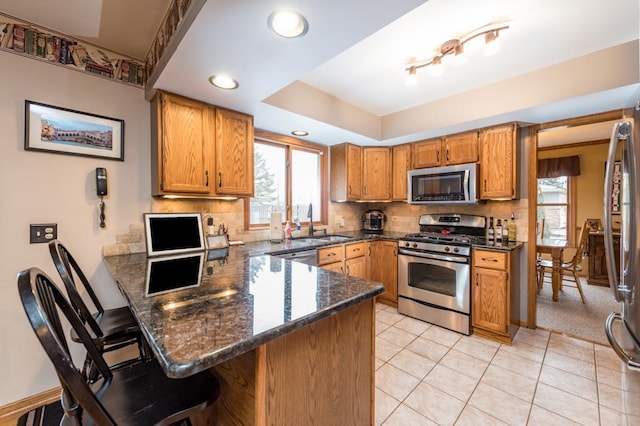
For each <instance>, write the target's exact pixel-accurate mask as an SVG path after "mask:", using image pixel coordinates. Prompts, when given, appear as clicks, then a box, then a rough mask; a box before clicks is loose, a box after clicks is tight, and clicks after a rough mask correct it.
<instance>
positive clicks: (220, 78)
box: [209, 74, 240, 90]
mask: <svg viewBox="0 0 640 426" xmlns="http://www.w3.org/2000/svg"><path fill="white" fill-rule="evenodd" d="M209 83H211V84H213V85H214V86H216V87H218V88H220V89H228V90H231V89H237V88H238V86H240V84H238V82H237V81H235V80H234V79H233V78H231V77H229V76H227V75H224V74H219V75H212V76H211V77H209Z"/></svg>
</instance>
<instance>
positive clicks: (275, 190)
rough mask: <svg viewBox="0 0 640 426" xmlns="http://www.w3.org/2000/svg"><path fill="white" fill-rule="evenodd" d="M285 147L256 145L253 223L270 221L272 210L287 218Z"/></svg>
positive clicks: (251, 206) (251, 202)
mask: <svg viewBox="0 0 640 426" xmlns="http://www.w3.org/2000/svg"><path fill="white" fill-rule="evenodd" d="M285 153H286V151H285V148H284V147H279V146H274V145H266V144H261V143H256V144H255V145H254V166H253V167H254V180H255V186H254V190H255V197H253V198H251V201H250V212H251V217H250V220H249V222H250V223H251V224H252V225H253V224H258V223H269V216H270V214H271V213H272V212H281V213H282V220H286V219H285V218H286V213H285V199H286V185H285V182H286V176H285V171H286V168H285V161H286V155H285Z"/></svg>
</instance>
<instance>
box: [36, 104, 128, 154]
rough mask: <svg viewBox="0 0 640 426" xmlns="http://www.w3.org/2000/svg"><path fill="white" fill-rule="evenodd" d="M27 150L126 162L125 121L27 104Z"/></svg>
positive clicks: (65, 109)
mask: <svg viewBox="0 0 640 426" xmlns="http://www.w3.org/2000/svg"><path fill="white" fill-rule="evenodd" d="M24 149H25V151H41V152H49V153H54V154H66V155H79V156H83V157H93V158H102V159H106V160H116V161H124V120H121V119H118V118H112V117H105V116H103V115H98V114H91V113H87V112H81V111H76V110H73V109H69V108H63V107H59V106H53V105H48V104H43V103H40V102H34V101H30V100H25V124H24Z"/></svg>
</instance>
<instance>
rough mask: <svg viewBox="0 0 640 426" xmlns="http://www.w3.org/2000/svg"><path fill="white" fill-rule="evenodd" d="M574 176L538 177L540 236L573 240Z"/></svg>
mask: <svg viewBox="0 0 640 426" xmlns="http://www.w3.org/2000/svg"><path fill="white" fill-rule="evenodd" d="M574 186H575V178H574V177H572V176H570V177H568V176H559V177H554V178H541V179H538V216H537V218H538V222H539V223H540V222H541V221H542V220H543V219H544V229H543V230H542V232H543V234H542V238H547V239H552V240H567V241H568V244H569V245H571V244H573V242H574V234H575V228H574V225H573V224H574V216H575V213H574V211H573V208H572V207H571V206H572V205H575V203H574V202H573V198H574V196H573V193H574Z"/></svg>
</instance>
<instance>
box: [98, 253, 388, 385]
mask: <svg viewBox="0 0 640 426" xmlns="http://www.w3.org/2000/svg"><path fill="white" fill-rule="evenodd" d="M285 244H286V243H285ZM273 246H274V245H272V244H271V243H270V242H268V241H265V242H257V243H248V244H246V245H243V246H233V247H230V248H229V249H228V253H226V250H225V249H223V250H216V251H211V252H210V253H209V255H210V258H209V260H208V259H207V257H206V256H205V254H204V253H203V254H201V253H196V254H195V256H196V258H197V256H199V255H202V256H204V262H203V263H204V265H203V268H202V271H200V270H199V267H198V262H197V261H196V264H195V268H193V267H186V266H185V267H181V268H175V267H172V268H168V269H167V270H165V273H164V275H160V277H161V278H167V277H168V278H169V279H168V280H165V281H167V282H164V283H161V285H160V288H159V289H154V288H153V287H154V286H157V285H158V284H157V283H158V280H155V279H154V278H152V279H151V281H154V280H155V284H153V282H152V285H151V286H150V285H149V284H150V283H149V282H150V279H149V277H150V275H151V273H150V271H151V270H152V267H151V262H152V261H155V260H158V259H161V258H147V256H146V255H145V254H131V255H121V256H109V257H105V258H104V261H105V264H106V265H107V268H108V270H109V271H110V273H111V275H112V276H113V277H114V278H115V280H116V282H117V283H118V286H119V287H120V290H121V291H122V293H123V294H124V296H125V298H126V299H127V301H128V302H129V305H130V306H131V309H132V311H133V312H134V315H135V316H136V317H137V318H138V321H139V322H140V324H141V326H142V329H143V332H144V333H145V335H146V336H147V339H148V340H149V343H150V345H151V346H152V348H153V351H154V352H155V354H156V355H157V357H158V360H159V361H160V364H161V365H162V366H163V368H164V370H165V372H166V373H167V375H168V376H169V377H186V376H189V375H191V374H194V373H196V372H199V371H202V370H205V369H207V368H210V367H212V366H214V365H216V364H219V363H221V362H224V361H226V360H229V359H231V358H233V357H236V356H238V355H240V354H242V353H244V352H247V351H250V350H252V349H255V348H256V347H258V346H260V345H262V344H264V343H266V342H269V341H270V340H273V339H276V338H278V337H280V336H283V335H285V334H287V333H290V332H292V331H294V330H297V329H300V328H302V327H305V326H307V325H309V324H311V323H313V322H315V321H318V320H320V319H323V318H326V317H329V316H331V315H333V314H335V313H336V312H338V311H341V310H344V309H346V308H348V307H350V306H353V305H356V304H358V303H360V302H362V301H365V300H367V299H370V298H372V297H375V296H376V295H378V294H380V293H382V292H383V291H384V286H383V285H382V284H380V283H375V282H371V281H367V280H363V279H360V278H355V277H349V276H346V275H343V274H338V273H334V272H330V271H326V270H323V269H320V268H316V267H313V266H308V265H304V264H302V263H298V262H294V261H290V260H285V259H280V258H277V257H273V256H268V255H264V254H262V253H264V252H265V251H268V248H269V247H271V248H272V249H273ZM224 254H227V256H226V257H224ZM191 256H193V254H192V255H191ZM216 257H218V258H216ZM162 260H167V258H164V259H162ZM169 261H176V260H169ZM156 267H159V265H155V266H154V268H156ZM183 269H186V270H190V271H191V272H192V274H191V275H192V277H193V276H194V272H193V270H194V269H195V276H196V277H197V276H200V281H201V282H200V283H199V284H198V283H197V282H196V283H195V285H194V283H192V282H189V281H188V279H187V276H188V275H189V274H188V273H187V274H174V273H175V271H176V270H180V271H182V270H183ZM167 271H172V272H171V273H167ZM174 275H175V276H174ZM183 280H186V281H184V282H183V285H189V284H191V286H190V287H188V288H184V289H182V290H174V291H168V292H166V291H165V292H158V293H157V294H155V295H149V292H152V291H155V290H166V288H165V287H166V286H168V285H170V284H171V283H173V282H178V281H183ZM196 281H197V280H196Z"/></svg>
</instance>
